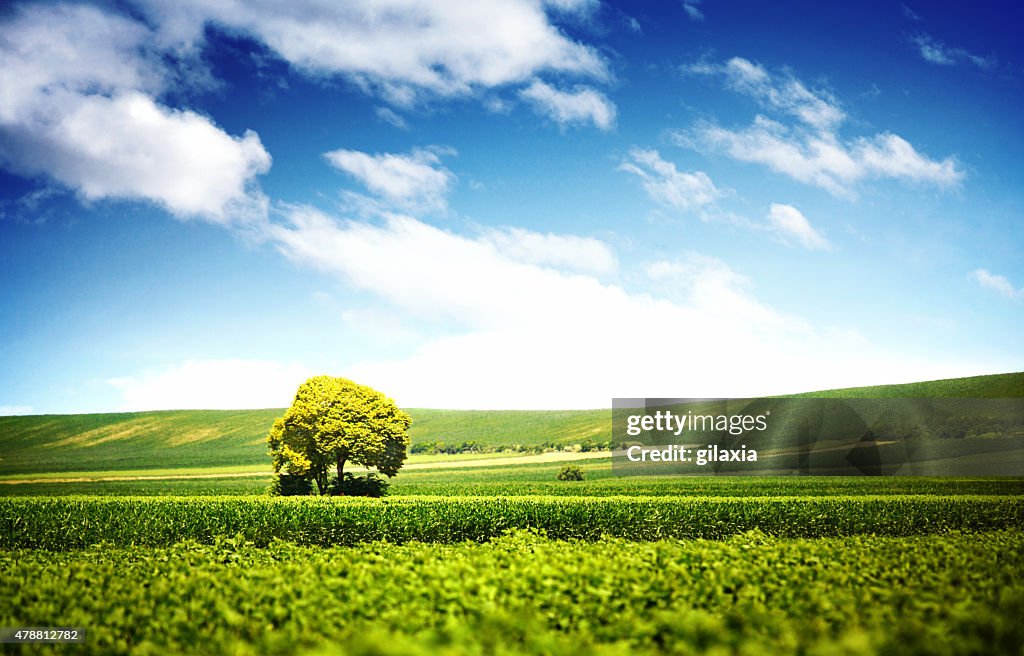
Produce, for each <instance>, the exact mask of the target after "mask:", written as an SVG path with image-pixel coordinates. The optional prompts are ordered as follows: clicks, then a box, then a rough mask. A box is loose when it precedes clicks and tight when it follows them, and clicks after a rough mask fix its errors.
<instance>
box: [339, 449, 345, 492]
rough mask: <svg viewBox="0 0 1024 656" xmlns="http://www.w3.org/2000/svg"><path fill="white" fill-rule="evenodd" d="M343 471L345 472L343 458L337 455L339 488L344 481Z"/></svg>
mask: <svg viewBox="0 0 1024 656" xmlns="http://www.w3.org/2000/svg"><path fill="white" fill-rule="evenodd" d="M344 472H345V458H343V457H341V456H340V455H339V456H338V488H339V490H340V489H341V486H342V483H344V481H345V479H344V477H343V476H344Z"/></svg>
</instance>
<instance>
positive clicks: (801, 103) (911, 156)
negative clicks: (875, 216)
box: [673, 57, 964, 197]
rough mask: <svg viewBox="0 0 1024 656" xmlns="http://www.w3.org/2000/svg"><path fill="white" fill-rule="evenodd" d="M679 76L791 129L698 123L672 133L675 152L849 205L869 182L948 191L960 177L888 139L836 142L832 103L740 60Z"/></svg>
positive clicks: (767, 122)
mask: <svg viewBox="0 0 1024 656" xmlns="http://www.w3.org/2000/svg"><path fill="white" fill-rule="evenodd" d="M685 71H686V72H689V73H695V74H704V75H720V76H722V77H724V79H725V81H726V86H727V87H729V88H731V89H733V90H735V91H737V92H739V93H743V94H745V95H748V96H750V97H752V98H754V99H755V100H756V101H758V103H759V104H761V106H762V107H764V108H765V109H766V110H770V111H773V112H776V113H778V114H782V115H785V116H788V117H790V118H792V119H795V121H790V123H789V124H788V125H787V124H784V123H782V122H780V121H778V120H773V119H771V118H768V117H766V116H762V115H758V116H756V117H755V119H754V122H753V124H751V125H750V126H748V127H745V128H739V129H730V128H725V127H722V126H720V125H718V124H716V123H714V122H712V121H703V122H700V123H698V124H697V125H695V126H694V127H693V128H692V129H690V130H685V131H677V132H676V133H674V135H673V138H674V140H675V142H676V143H677V144H679V145H682V146H685V147H690V148H696V149H698V150H714V151H721V152H725V153H726V154H728V155H729V156H731V157H733V158H735V159H737V160H740V161H745V162H754V163H758V164H763V165H765V166H767V167H769V168H771V169H772V170H774V171H776V172H779V173H782V174H784V175H787V176H789V177H791V178H793V179H795V180H798V181H800V182H804V183H807V184H811V185H814V186H818V187H821V188H823V189H825V190H827V191H829V192H830V193H832V194H834V195H837V196H844V197H853V196H854V195H855V193H854V187H855V185H856V184H857V183H858V182H860V181H863V180H866V179H871V178H892V179H896V180H901V181H904V182H914V183H928V184H934V185H937V186H940V187H955V186H957V185H959V184H960V182H961V181H962V179H963V177H964V173H963V171H962V170H961V169H960V168H959V166H958V165H957V163H956V160H955V159H954V158H952V157H946V158H945V159H942V160H934V159H931V158H930V157H928V156H927V155H924V154H922V153H920V152H918V151H917V149H915V148H914V146H913V145H911V144H910V142H908V141H907V140H906V139H904V138H902V137H900V136H899V135H896V134H893V133H891V132H883V133H879V134H875V135H873V136H870V137H857V138H854V139H843V138H842V137H841V136H840V134H839V128H840V126H841V124H842V123H843V122H844V121H845V119H846V114H845V112H844V111H843V110H842V108H841V107H840V105H839V103H838V101H837V100H836V99H835V98H834V97H833V96H832V94H830V93H828V92H825V91H820V90H819V91H815V90H811V89H809V88H808V87H807V86H806V85H805V84H803V83H802V82H801V81H800V80H798V79H796V78H795V77H793V76H792V74H790V73H788V72H783V73H780V74H772V73H770V72H769V71H767V70H766V69H764V68H763V67H762V66H760V65H759V64H756V63H753V62H750V61H748V60H746V59H742V58H739V57H736V58H733V59H731V60H729V61H728V62H726V63H725V64H722V65H714V64H707V63H699V64H696V65H693V66H689V67H687V68H686V69H685Z"/></svg>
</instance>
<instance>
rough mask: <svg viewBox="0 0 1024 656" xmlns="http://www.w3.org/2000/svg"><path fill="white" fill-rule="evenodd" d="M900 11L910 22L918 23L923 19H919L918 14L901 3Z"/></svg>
mask: <svg viewBox="0 0 1024 656" xmlns="http://www.w3.org/2000/svg"><path fill="white" fill-rule="evenodd" d="M900 11H902V12H903V15H904V16H905V17H906V18H909V19H910V20H912V21H915V22H920V21H923V20H924V19H923V18H921V16H920V14H918V13H917V12H916V11H914V10H913V9H911V8H910V7H908V6H907V5H906V4H904V3H902V2H901V3H900Z"/></svg>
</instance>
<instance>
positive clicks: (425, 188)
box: [324, 150, 455, 211]
mask: <svg viewBox="0 0 1024 656" xmlns="http://www.w3.org/2000/svg"><path fill="white" fill-rule="evenodd" d="M443 152H452V151H443ZM324 157H326V158H327V161H328V162H330V163H331V164H332V165H333V166H335V167H337V168H338V169H340V170H342V171H344V172H346V173H348V174H349V175H351V176H352V177H354V178H355V179H356V180H358V181H359V182H360V183H362V184H363V185H365V186H366V188H367V189H369V190H370V191H371V192H372V193H374V194H376V195H378V196H381V197H382V198H384V199H385V200H387V201H388V202H391V203H393V204H395V205H397V206H398V207H402V208H406V209H418V210H420V211H431V210H444V209H445V208H446V207H447V201H446V199H445V196H446V195H447V193H448V189H449V187H450V186H451V184H452V182H453V181H454V180H455V176H454V174H452V172H451V171H449V170H448V169H447V168H445V167H444V166H443V165H442V164H441V158H440V157H439V156H438V154H437V152H436V151H434V150H414V151H412V152H411V153H409V154H408V155H398V154H394V153H378V154H376V155H370V154H368V153H364V152H360V151H358V150H332V151H330V152H328V153H325V154H324Z"/></svg>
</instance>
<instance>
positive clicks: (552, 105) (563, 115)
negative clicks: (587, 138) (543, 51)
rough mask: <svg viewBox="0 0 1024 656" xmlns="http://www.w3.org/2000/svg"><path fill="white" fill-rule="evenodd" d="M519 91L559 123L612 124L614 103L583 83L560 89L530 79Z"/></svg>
mask: <svg viewBox="0 0 1024 656" xmlns="http://www.w3.org/2000/svg"><path fill="white" fill-rule="evenodd" d="M519 95H520V96H521V97H522V98H524V99H525V100H528V101H530V102H531V103H533V105H534V106H535V107H536V108H537V111H539V112H540V113H541V114H544V115H545V116H548V117H549V118H551V119H552V120H554V121H555V122H556V123H558V124H559V125H573V124H580V123H593V124H594V125H595V126H596V127H598V128H600V129H601V130H610V129H611V128H612V126H614V125H615V115H616V109H615V104H614V103H612V102H611V101H610V100H608V98H607V97H606V96H605V95H604V94H602V93H601V92H599V91H595V90H594V89H592V88H590V87H587V86H577V87H576V88H575V89H574V90H573V91H560V90H558V89H556V88H554V87H552V86H551V85H549V84H546V83H544V82H542V81H540V80H534V81H533V83H532V84H531V85H530V86H528V87H527V88H525V89H523V90H522V91H521V92H520V94H519Z"/></svg>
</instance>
